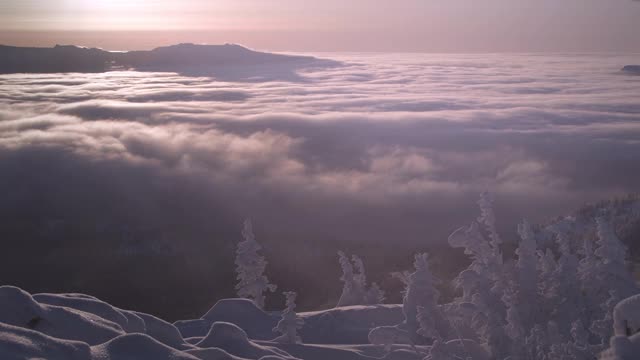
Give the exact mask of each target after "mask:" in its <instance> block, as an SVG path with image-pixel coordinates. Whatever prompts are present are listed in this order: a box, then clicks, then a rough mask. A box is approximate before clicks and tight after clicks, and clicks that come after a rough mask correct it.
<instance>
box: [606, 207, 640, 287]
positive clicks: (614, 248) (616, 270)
mask: <svg viewBox="0 0 640 360" xmlns="http://www.w3.org/2000/svg"><path fill="white" fill-rule="evenodd" d="M596 225H597V234H598V240H597V242H596V244H597V247H596V249H595V255H596V256H597V257H598V258H599V259H600V266H599V269H598V270H599V273H598V276H599V277H600V278H601V282H602V283H603V284H606V285H607V287H608V289H610V290H613V291H615V292H616V294H617V296H619V298H620V299H626V298H628V297H630V296H632V295H635V294H637V293H638V290H639V289H638V285H637V283H636V281H635V279H634V278H633V276H632V275H631V273H630V272H629V269H628V267H627V261H626V257H627V248H626V247H625V245H624V244H623V243H622V241H620V239H619V238H618V236H617V235H616V234H615V232H614V231H613V228H612V227H611V225H610V224H609V222H608V221H607V220H606V219H605V218H604V217H598V218H596ZM607 287H605V288H604V289H605V290H606V289H607Z"/></svg>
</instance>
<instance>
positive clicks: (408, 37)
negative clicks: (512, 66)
mask: <svg viewBox="0 0 640 360" xmlns="http://www.w3.org/2000/svg"><path fill="white" fill-rule="evenodd" d="M639 34H640V2H639V1H633V0H561V1H558V0H400V1H398V0H395V1H391V0H377V1H375V0H350V1H343V0H323V1H300V0H271V1H265V0H180V1H175V0H148V1H133V0H59V1H50V0H2V1H0V43H4V44H9V45H22V46H26V45H29V46H51V45H54V44H56V43H74V44H80V45H85V46H96V47H102V48H106V49H111V50H127V49H146V48H153V47H156V46H160V45H168V44H172V43H178V42H196V43H225V42H232V43H240V44H243V45H246V46H250V47H253V48H258V49H264V50H278V51H310V52H313V51H347V52H348V51H379V52H611V51H620V52H638V51H640V35H639Z"/></svg>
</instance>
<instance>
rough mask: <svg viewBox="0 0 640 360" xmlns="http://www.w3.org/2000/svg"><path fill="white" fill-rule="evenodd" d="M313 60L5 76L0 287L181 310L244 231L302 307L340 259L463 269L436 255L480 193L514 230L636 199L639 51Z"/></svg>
mask: <svg viewBox="0 0 640 360" xmlns="http://www.w3.org/2000/svg"><path fill="white" fill-rule="evenodd" d="M325 56H326V57H330V58H332V59H334V60H338V61H340V62H341V64H336V65H327V66H316V67H311V68H307V69H301V70H298V71H297V72H286V71H284V72H283V71H282V69H279V71H277V72H274V73H265V69H261V70H260V71H255V69H254V70H252V71H248V72H247V73H243V71H241V70H238V69H236V70H235V72H234V76H230V77H223V76H220V77H218V78H210V77H194V76H183V75H178V74H172V73H141V72H107V73H100V74H51V75H41V74H30V75H20V74H18V75H2V76H0V83H1V84H2V86H0V186H1V188H2V189H3V190H4V191H3V193H2V198H1V200H0V239H1V241H3V242H5V243H11V244H12V246H11V247H5V250H4V251H3V252H2V253H1V254H0V282H2V283H12V284H15V285H18V286H21V287H23V288H25V289H27V290H30V291H32V292H37V291H45V290H49V291H82V292H88V293H92V294H94V295H98V296H100V297H102V298H105V299H108V300H110V301H111V302H112V303H114V304H116V305H119V306H123V307H134V308H139V309H144V310H146V311H148V312H154V313H157V314H160V315H163V316H165V317H167V318H177V317H182V318H186V317H188V316H196V315H199V314H201V313H202V312H203V309H205V308H207V307H208V306H209V305H211V304H213V303H214V302H215V300H216V299H218V298H222V297H229V296H232V295H233V285H234V268H233V254H234V249H235V244H236V243H237V241H238V240H239V239H240V230H241V224H242V221H243V220H244V218H247V217H248V218H251V219H252V220H253V223H254V228H255V233H256V237H257V239H258V240H259V241H260V242H261V243H262V244H263V246H264V248H265V249H264V252H265V255H266V257H267V259H268V260H269V266H268V272H269V274H270V278H271V279H272V280H273V281H274V282H275V283H277V284H278V285H279V286H280V288H281V289H295V290H296V291H298V293H299V294H300V298H299V303H300V306H301V307H302V308H305V307H306V308H310V307H317V306H321V305H325V304H335V302H336V301H337V297H338V296H339V290H340V286H341V285H340V283H339V280H338V277H339V272H340V269H339V265H338V261H337V255H336V252H337V250H339V249H343V250H346V251H349V252H350V253H357V254H360V255H361V256H362V257H363V258H364V259H365V262H366V263H367V267H368V268H369V269H370V270H369V271H370V275H369V276H370V277H371V279H372V280H373V281H377V282H378V283H380V284H382V287H387V288H388V289H395V288H399V287H400V286H401V285H400V284H399V283H396V280H393V279H392V278H391V276H390V275H389V272H391V271H399V270H404V269H406V268H409V266H410V260H411V258H412V255H413V253H414V252H415V251H418V250H420V251H430V252H438V254H442V256H434V257H433V260H432V262H433V264H432V268H433V270H434V272H436V273H438V272H442V273H445V272H448V271H451V270H452V269H458V267H461V266H462V262H461V260H460V259H462V258H463V257H462V256H460V254H457V253H451V251H445V250H442V249H440V246H441V245H444V243H445V242H446V237H447V235H448V234H449V233H450V232H451V231H452V230H454V229H455V228H456V227H458V226H461V225H465V224H467V223H469V222H470V221H471V220H472V219H474V217H476V216H477V213H478V211H477V209H476V204H475V201H476V199H477V197H478V194H479V193H480V192H482V191H484V190H489V191H492V192H493V193H494V194H495V198H496V213H497V216H498V224H499V226H500V228H501V231H503V233H504V236H505V238H508V237H509V236H510V235H511V234H512V233H515V223H516V222H517V221H519V220H521V219H522V218H524V217H526V218H528V219H530V220H531V221H533V222H543V221H545V220H547V219H551V218H553V217H555V216H558V215H562V214H564V213H567V212H570V211H572V210H573V209H575V208H577V207H578V206H580V205H581V204H583V203H584V202H587V201H596V200H600V199H606V198H609V197H612V196H616V195H623V194H626V193H629V192H637V191H638V189H639V185H638V184H640V167H639V166H638V164H639V163H640V123H639V121H640V103H639V102H638V94H640V77H638V76H633V75H629V74H623V73H622V72H620V71H619V70H620V69H621V68H622V66H624V65H626V64H631V63H634V60H635V62H637V61H638V59H637V57H636V58H635V59H634V58H633V57H629V56H614V55H592V56H572V55H554V56H551V55H544V56H543V55H474V56H471V55H356V54H354V55H345V54H340V55H339V54H327V55H325ZM257 74H260V76H257ZM243 75H244V76H243ZM115 280H117V281H115ZM178 290H181V291H178ZM185 291H186V293H189V294H192V296H190V297H188V298H185V297H184V296H181V295H177V294H184V293H185ZM150 294H153V295H154V296H156V299H155V300H154V301H152V300H151V299H152V297H150V296H148V295H150ZM157 299H161V300H160V301H157Z"/></svg>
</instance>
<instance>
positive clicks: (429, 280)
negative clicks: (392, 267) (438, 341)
mask: <svg viewBox="0 0 640 360" xmlns="http://www.w3.org/2000/svg"><path fill="white" fill-rule="evenodd" d="M413 265H414V268H415V271H414V272H413V273H412V274H411V275H409V278H408V284H407V289H406V291H405V295H404V299H403V301H402V312H403V313H404V317H405V326H406V330H407V331H408V332H409V335H410V336H411V337H412V338H413V339H414V342H415V340H416V339H417V335H418V329H420V328H421V331H420V332H421V333H425V334H427V333H428V334H433V333H435V332H437V333H438V334H440V335H439V337H445V336H446V334H447V333H448V330H449V329H448V328H447V327H446V324H445V321H444V318H443V316H442V314H441V312H440V309H439V308H438V299H439V298H440V292H439V291H438V290H437V289H436V288H435V285H436V284H437V283H438V282H439V281H438V280H437V279H436V278H435V277H434V276H433V275H432V274H431V271H430V270H429V262H428V255H427V254H426V253H425V254H417V255H415V261H414V263H413ZM419 308H422V310H421V314H422V316H421V317H431V320H423V321H422V323H423V324H424V325H425V326H422V327H421V326H420V321H421V320H420V319H419V317H418V309H419ZM427 325H428V326H431V325H433V328H432V329H428V328H427Z"/></svg>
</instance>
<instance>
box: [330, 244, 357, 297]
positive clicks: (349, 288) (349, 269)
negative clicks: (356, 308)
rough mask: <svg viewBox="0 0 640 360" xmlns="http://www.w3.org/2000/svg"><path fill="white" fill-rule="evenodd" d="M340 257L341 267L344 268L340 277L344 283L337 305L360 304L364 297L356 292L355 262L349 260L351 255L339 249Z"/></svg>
mask: <svg viewBox="0 0 640 360" xmlns="http://www.w3.org/2000/svg"><path fill="white" fill-rule="evenodd" d="M338 257H339V259H338V261H339V262H340V267H341V268H342V277H340V280H342V283H343V285H342V295H340V299H339V300H338V304H337V305H336V306H337V307H340V306H350V305H358V304H359V303H360V302H361V301H362V299H361V298H358V294H357V293H356V288H357V285H356V278H355V274H354V272H353V264H352V263H351V261H349V257H347V255H346V254H345V253H344V252H342V251H338Z"/></svg>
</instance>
